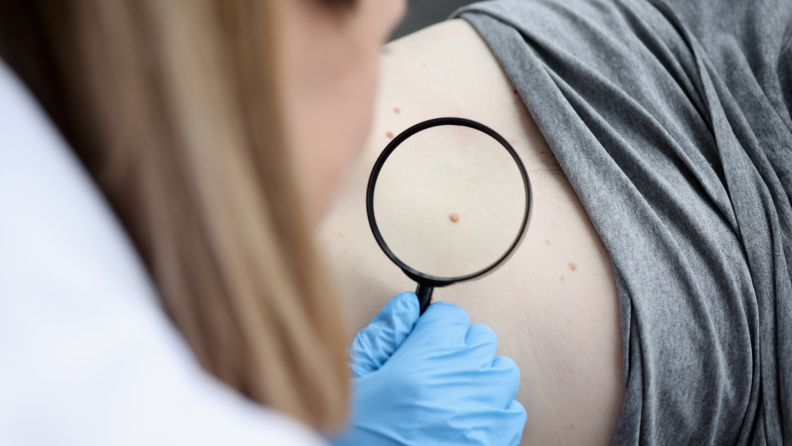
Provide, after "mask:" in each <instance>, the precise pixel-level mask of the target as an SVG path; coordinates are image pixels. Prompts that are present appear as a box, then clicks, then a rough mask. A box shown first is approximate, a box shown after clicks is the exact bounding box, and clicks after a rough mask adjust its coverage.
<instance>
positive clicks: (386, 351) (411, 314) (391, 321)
mask: <svg viewBox="0 0 792 446" xmlns="http://www.w3.org/2000/svg"><path fill="white" fill-rule="evenodd" d="M419 317H420V314H419V308H418V298H417V297H416V296H415V293H401V294H397V295H396V296H394V297H393V299H391V300H390V301H389V302H388V303H387V304H386V305H385V306H384V307H383V308H382V310H380V312H379V313H377V315H376V316H374V319H373V320H372V321H371V323H370V324H369V325H368V327H366V328H364V329H363V330H360V331H359V332H358V334H357V336H355V340H354V341H352V344H351V345H350V346H349V349H348V353H349V360H350V367H351V368H352V373H353V374H354V375H355V378H360V377H362V376H365V375H368V374H369V373H370V372H373V371H375V370H377V369H379V368H380V367H382V364H384V363H385V361H387V360H388V358H390V357H391V355H392V354H393V353H394V352H395V351H396V350H397V349H398V348H399V347H401V345H402V343H403V342H404V340H405V339H407V336H408V335H409V334H410V332H411V331H412V329H413V327H414V326H415V323H416V322H418V318H419Z"/></svg>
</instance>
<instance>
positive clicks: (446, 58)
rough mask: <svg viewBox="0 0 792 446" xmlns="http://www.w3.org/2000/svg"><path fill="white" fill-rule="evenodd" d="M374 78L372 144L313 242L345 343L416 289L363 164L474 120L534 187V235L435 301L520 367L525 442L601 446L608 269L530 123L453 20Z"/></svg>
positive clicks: (610, 336) (612, 365) (612, 327)
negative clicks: (324, 263)
mask: <svg viewBox="0 0 792 446" xmlns="http://www.w3.org/2000/svg"><path fill="white" fill-rule="evenodd" d="M382 69H383V73H382V78H381V87H380V94H379V100H378V104H377V109H376V111H375V120H374V124H373V127H372V128H373V133H372V136H371V137H370V140H369V143H368V144H367V146H366V149H365V153H364V154H363V156H362V157H361V160H360V162H359V163H357V165H356V166H355V167H354V169H353V170H352V171H351V172H350V174H349V175H348V180H347V182H346V184H345V185H343V186H342V189H341V190H340V193H339V195H338V197H337V198H336V200H335V202H334V204H333V206H332V209H331V210H330V212H329V214H328V216H327V217H326V219H325V221H324V222H323V225H322V228H321V231H320V242H321V244H322V248H323V250H324V252H325V254H326V257H327V259H328V264H329V265H330V269H331V274H333V276H334V277H335V279H336V281H337V283H338V288H339V290H340V296H341V300H342V303H343V306H344V309H345V310H346V314H347V322H348V326H349V332H350V334H352V333H354V332H356V331H357V330H359V329H361V328H363V327H364V326H365V325H366V324H367V323H368V321H369V320H370V319H371V318H372V317H373V315H374V314H375V313H376V312H377V311H378V310H379V308H381V307H382V305H384V303H385V302H386V301H387V300H388V299H390V298H391V297H392V296H393V295H394V294H396V293H398V292H401V291H405V290H410V289H413V288H414V287H415V284H414V283H412V282H411V281H410V280H409V279H408V278H407V277H406V276H405V275H404V274H403V273H402V272H401V270H399V269H398V268H397V267H396V266H395V265H394V264H392V263H391V262H390V260H388V259H387V257H386V256H385V255H384V254H383V253H382V251H381V250H380V248H379V247H378V246H377V244H376V242H375V241H374V238H373V236H372V235H371V232H370V230H369V227H368V222H367V220H366V213H365V186H366V182H367V180H368V174H369V172H370V170H371V167H372V166H373V164H374V160H375V159H376V157H377V156H378V155H379V153H380V151H381V150H382V148H384V147H385V145H386V144H387V143H388V142H389V141H390V139H391V138H393V136H394V135H397V134H398V133H400V132H401V131H403V130H405V129H406V128H408V127H410V126H411V125H413V124H415V123H418V122H420V121H423V120H426V119H431V118H436V117H442V116H458V117H463V118H468V119H473V120H476V121H479V122H481V123H484V124H485V125H487V126H489V127H491V128H493V129H494V130H496V131H497V132H499V133H500V134H501V135H503V136H504V137H505V138H506V139H508V140H509V142H510V143H511V144H512V145H513V146H514V148H515V149H516V150H517V152H518V153H519V154H520V156H521V158H522V159H523V162H524V163H525V166H526V168H527V170H528V173H529V176H530V179H531V183H532V187H533V198H534V202H533V215H532V219H531V224H530V227H529V229H528V234H527V236H526V238H525V240H524V241H523V243H522V245H521V246H520V248H519V249H518V251H517V252H516V254H515V255H514V256H513V257H512V258H511V259H510V260H509V261H508V262H507V263H506V264H505V265H504V266H503V267H501V268H500V269H499V270H497V271H496V272H495V273H493V274H491V275H489V276H486V277H485V278H483V279H481V280H478V281H474V282H468V283H463V284H458V285H454V286H451V287H448V288H441V289H436V290H435V292H434V300H436V301H437V300H442V301H448V302H453V303H455V304H457V305H460V306H461V307H463V308H464V309H465V310H467V312H468V313H469V314H470V317H471V319H472V321H473V322H481V323H485V324H487V325H489V326H491V327H492V328H493V329H494V330H495V332H496V333H497V334H498V336H499V354H501V355H505V356H509V357H511V358H512V359H514V360H515V361H516V362H517V364H518V365H519V367H520V370H521V373H522V375H521V376H522V380H521V386H520V392H519V394H518V396H517V399H518V400H519V401H520V402H521V403H522V404H523V405H524V406H525V408H526V410H527V412H528V423H527V425H526V428H525V431H524V433H523V441H522V444H537V445H538V444H570V445H575V444H580V445H582V444H592V445H593V444H608V443H609V442H610V439H611V436H612V435H613V432H614V429H615V427H616V422H617V420H618V417H619V413H620V410H621V406H622V402H623V398H624V391H623V378H622V370H623V366H622V342H621V331H620V326H619V307H618V301H617V296H616V286H615V283H614V278H613V272H612V270H611V264H610V258H609V256H608V252H607V251H606V249H605V247H604V246H603V244H602V242H601V240H600V238H599V236H598V235H597V233H596V232H595V230H594V228H593V226H592V225H591V222H590V221H589V218H588V216H587V215H586V213H585V211H584V210H583V208H582V206H581V204H580V202H579V200H578V198H577V196H576V195H575V193H574V191H573V190H572V188H571V187H570V186H569V183H568V181H567V179H566V176H565V175H564V173H563V171H561V169H560V168H559V166H558V164H557V163H556V161H555V159H554V157H553V153H552V152H551V150H550V148H549V146H548V145H547V142H546V141H545V139H544V137H543V136H542V135H541V133H540V132H539V130H538V129H537V127H536V124H535V123H534V121H533V119H532V117H531V115H530V113H529V112H528V110H526V109H525V106H524V105H523V103H522V101H521V100H520V98H519V96H518V95H517V94H516V91H515V90H514V89H513V87H512V86H511V84H510V83H509V81H508V79H507V78H506V76H505V75H504V74H503V72H502V71H501V69H500V67H499V65H498V63H497V61H496V60H495V58H494V57H493V56H492V54H491V53H490V51H489V49H488V48H487V46H486V45H485V44H484V43H483V41H482V40H481V39H480V37H479V36H478V34H476V32H475V31H474V30H473V28H472V27H470V26H469V25H468V24H467V23H466V22H464V21H462V20H452V21H449V22H445V23H442V24H440V25H436V26H434V27H432V28H428V29H426V30H423V31H421V32H418V33H416V34H413V35H411V36H408V37H406V38H403V39H400V40H398V41H396V42H393V43H391V44H390V45H388V46H387V47H386V50H385V53H384V55H383V64H382ZM559 125H563V123H559ZM409 186H410V185H409V184H408V183H407V182H405V184H404V187H409Z"/></svg>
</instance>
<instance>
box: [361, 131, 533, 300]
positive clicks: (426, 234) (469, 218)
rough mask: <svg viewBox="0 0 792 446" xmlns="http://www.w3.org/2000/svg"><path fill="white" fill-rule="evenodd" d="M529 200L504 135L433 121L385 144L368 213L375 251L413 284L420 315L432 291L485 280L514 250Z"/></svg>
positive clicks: (521, 235)
mask: <svg viewBox="0 0 792 446" xmlns="http://www.w3.org/2000/svg"><path fill="white" fill-rule="evenodd" d="M397 149H398V150H397ZM531 200H532V199H531V182H530V180H529V179H528V173H527V172H526V170H525V166H524V165H523V163H522V160H521V159H520V157H519V155H517V152H516V151H515V150H514V148H512V146H511V145H510V144H509V143H508V142H507V141H506V139H505V138H503V137H502V136H501V135H499V134H498V133H497V132H495V131H494V130H492V129H491V128H489V127H487V126H485V125H484V124H481V123H478V122H476V121H471V120H469V119H463V118H437V119H431V120H429V121H424V122H421V123H419V124H416V125H414V126H412V127H410V128H408V129H407V130H405V131H404V132H402V133H401V134H399V135H398V136H396V137H395V138H394V139H393V140H392V141H391V142H390V144H388V145H387V147H385V150H383V151H382V153H381V154H380V156H379V158H378V159H377V162H376V163H375V164H374V168H373V169H372V171H371V176H370V177H369V182H368V188H367V190H366V212H367V214H368V221H369V225H370V226H371V231H372V232H373V234H374V238H375V239H376V240H377V243H378V244H379V246H380V248H382V250H383V251H384V252H385V254H386V255H387V256H388V258H390V259H391V261H393V263H395V264H396V265H398V266H399V268H401V270H402V271H404V273H405V274H406V275H407V276H408V277H409V278H410V279H412V280H414V281H415V282H417V283H418V287H417V289H416V291H415V293H416V294H417V295H418V300H419V302H420V309H421V314H423V313H424V311H426V308H427V307H428V306H429V304H430V303H431V300H432V291H434V288H436V287H444V286H448V285H451V284H454V283H457V282H463V281H467V280H473V279H479V278H481V277H484V276H485V275H487V274H489V273H491V272H493V271H494V270H495V269H497V268H498V267H500V266H501V265H503V263H504V262H506V260H508V259H509V258H510V257H511V255H512V254H514V252H515V251H516V250H517V247H518V246H519V245H520V243H521V242H522V240H523V238H524V237H525V233H526V231H527V228H528V223H529V221H530V218H531Z"/></svg>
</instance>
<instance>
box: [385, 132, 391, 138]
mask: <svg viewBox="0 0 792 446" xmlns="http://www.w3.org/2000/svg"><path fill="white" fill-rule="evenodd" d="M385 136H387V137H388V139H393V132H385Z"/></svg>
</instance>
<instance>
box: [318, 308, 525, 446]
mask: <svg viewBox="0 0 792 446" xmlns="http://www.w3.org/2000/svg"><path fill="white" fill-rule="evenodd" d="M497 346H498V338H497V336H496V335H495V333H494V332H493V331H492V329H490V328H489V327H487V326H486V325H483V324H471V323H470V319H469V317H468V315H467V313H465V311H464V310H463V309H461V308H459V307H457V306H456V305H452V304H449V303H444V302H438V303H434V304H432V305H430V306H429V308H428V309H427V310H426V312H425V313H424V314H423V316H421V317H420V318H419V314H418V299H417V297H416V296H415V293H402V294H399V295H397V296H395V297H394V298H393V299H391V301H390V302H388V304H387V305H385V307H383V308H382V310H380V312H379V313H378V314H377V315H376V316H375V317H374V320H372V321H371V323H370V324H369V325H368V327H366V328H365V329H363V330H361V331H360V332H359V333H358V334H357V336H356V337H355V340H354V341H353V342H352V344H351V346H350V348H349V350H350V352H349V353H350V357H351V361H352V370H353V373H354V374H355V379H354V381H353V383H354V392H355V395H354V399H353V401H354V402H353V409H352V420H351V425H350V427H349V429H347V431H346V432H345V433H344V434H342V435H341V436H339V437H338V438H336V439H335V440H334V441H333V444H334V445H336V446H342V445H343V446H349V445H367V446H378V445H434V444H454V445H516V444H518V443H519V442H520V437H521V436H522V430H523V427H524V426H525V421H526V413H525V409H524V408H523V407H522V405H521V404H520V403H518V402H517V401H515V400H514V397H515V396H516V395H517V389H518V387H519V381H520V371H519V369H518V368H517V365H516V364H515V363H514V361H512V360H511V359H509V358H505V357H501V356H495V351H496V349H497Z"/></svg>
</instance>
